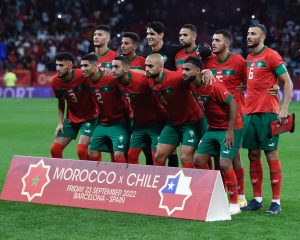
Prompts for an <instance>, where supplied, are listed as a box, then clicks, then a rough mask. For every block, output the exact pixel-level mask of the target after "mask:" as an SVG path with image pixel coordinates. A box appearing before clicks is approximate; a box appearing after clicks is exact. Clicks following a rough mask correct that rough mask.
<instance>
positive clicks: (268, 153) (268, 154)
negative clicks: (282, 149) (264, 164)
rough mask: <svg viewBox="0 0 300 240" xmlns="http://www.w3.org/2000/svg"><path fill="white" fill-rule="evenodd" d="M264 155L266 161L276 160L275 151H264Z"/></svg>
mask: <svg viewBox="0 0 300 240" xmlns="http://www.w3.org/2000/svg"><path fill="white" fill-rule="evenodd" d="M265 155H266V158H267V160H268V161H271V160H276V159H278V154H277V150H272V151H265Z"/></svg>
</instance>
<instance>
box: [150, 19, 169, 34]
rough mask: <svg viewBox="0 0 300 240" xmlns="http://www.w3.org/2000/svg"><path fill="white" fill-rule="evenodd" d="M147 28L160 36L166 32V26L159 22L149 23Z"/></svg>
mask: <svg viewBox="0 0 300 240" xmlns="http://www.w3.org/2000/svg"><path fill="white" fill-rule="evenodd" d="M147 28H152V29H153V30H154V31H155V32H157V33H158V34H160V33H165V32H166V27H165V25H164V24H163V23H162V22H158V21H153V22H149V23H147V24H146V29H147Z"/></svg>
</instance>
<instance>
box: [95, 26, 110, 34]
mask: <svg viewBox="0 0 300 240" xmlns="http://www.w3.org/2000/svg"><path fill="white" fill-rule="evenodd" d="M97 30H103V31H105V32H107V33H108V34H109V35H111V28H110V26H108V25H104V24H101V25H98V26H96V27H95V28H94V32H95V31H97Z"/></svg>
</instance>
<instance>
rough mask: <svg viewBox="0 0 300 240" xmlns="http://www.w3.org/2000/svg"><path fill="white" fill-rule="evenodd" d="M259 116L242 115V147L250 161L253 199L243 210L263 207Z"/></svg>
mask: <svg viewBox="0 0 300 240" xmlns="http://www.w3.org/2000/svg"><path fill="white" fill-rule="evenodd" d="M262 124H263V123H262V120H261V117H260V116H259V115H258V114H250V115H246V116H245V117H244V136H243V144H242V145H243V148H246V149H248V159H249V161H250V171H249V172H250V180H251V185H252V189H253V199H252V200H251V201H250V202H249V203H248V205H247V206H246V207H242V208H241V209H242V210H243V211H255V210H258V209H261V208H262V207H263V203H262V182H263V165H262V161H261V150H260V137H259V136H260V135H261V133H260V132H262V131H263V129H261V125H262Z"/></svg>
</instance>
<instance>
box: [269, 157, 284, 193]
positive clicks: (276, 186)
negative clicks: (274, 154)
mask: <svg viewBox="0 0 300 240" xmlns="http://www.w3.org/2000/svg"><path fill="white" fill-rule="evenodd" d="M268 164H269V168H270V180H271V186H272V194H273V199H280V189H281V182H282V172H281V164H280V161H279V159H276V160H270V161H268Z"/></svg>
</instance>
